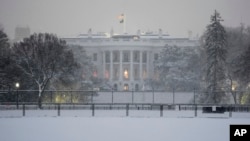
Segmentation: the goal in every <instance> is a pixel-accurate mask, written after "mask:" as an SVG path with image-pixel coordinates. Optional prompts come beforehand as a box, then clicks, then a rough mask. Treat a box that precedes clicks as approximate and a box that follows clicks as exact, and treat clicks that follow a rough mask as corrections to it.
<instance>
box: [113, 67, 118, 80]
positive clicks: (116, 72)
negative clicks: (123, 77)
mask: <svg viewBox="0 0 250 141" xmlns="http://www.w3.org/2000/svg"><path fill="white" fill-rule="evenodd" d="M113 78H114V80H118V79H119V69H118V67H115V68H114V73H113Z"/></svg>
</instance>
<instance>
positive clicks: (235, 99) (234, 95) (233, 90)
mask: <svg viewBox="0 0 250 141" xmlns="http://www.w3.org/2000/svg"><path fill="white" fill-rule="evenodd" d="M235 88H236V87H235V86H234V85H233V86H232V92H233V97H234V103H235V104H237V98H236V91H235Z"/></svg>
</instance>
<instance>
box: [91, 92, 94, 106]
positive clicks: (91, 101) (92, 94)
mask: <svg viewBox="0 0 250 141" xmlns="http://www.w3.org/2000/svg"><path fill="white" fill-rule="evenodd" d="M93 95H94V91H93V90H92V93H91V103H93Z"/></svg>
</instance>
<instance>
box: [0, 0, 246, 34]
mask: <svg viewBox="0 0 250 141" xmlns="http://www.w3.org/2000/svg"><path fill="white" fill-rule="evenodd" d="M249 7H250V0H0V24H1V25H2V26H3V27H4V30H5V32H6V33H7V34H8V35H9V37H10V38H14V30H15V27H16V26H29V27H30V29H31V32H32V33H33V32H50V33H55V34H57V35H58V36H60V37H65V36H74V35H77V34H79V33H87V31H88V29H89V28H92V31H93V32H110V30H111V28H113V30H114V32H115V33H121V32H122V25H121V24H120V23H119V20H118V18H117V17H118V15H119V14H121V13H125V15H126V17H127V20H126V28H127V32H128V33H130V34H135V33H136V31H137V30H138V29H140V30H141V31H158V29H159V28H161V29H162V30H163V32H167V33H169V34H170V35H173V36H182V37H183V36H184V37H185V36H187V35H188V34H187V33H188V31H189V30H190V31H192V33H193V35H197V34H199V35H201V34H202V33H203V32H204V31H205V29H206V25H207V24H209V22H210V16H211V15H212V14H213V12H214V10H215V9H216V10H217V11H219V13H220V14H221V16H222V18H223V19H224V22H223V24H224V25H225V26H230V27H235V26H239V25H240V23H241V22H243V23H245V25H250V16H249V13H250V8H249Z"/></svg>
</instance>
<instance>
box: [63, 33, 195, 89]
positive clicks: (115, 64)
mask: <svg viewBox="0 0 250 141" xmlns="http://www.w3.org/2000/svg"><path fill="white" fill-rule="evenodd" d="M63 39H64V40H66V42H67V44H69V45H80V46H82V47H83V48H84V49H85V50H86V52H87V54H88V55H89V56H91V59H92V61H93V64H94V70H93V76H94V77H98V78H101V79H104V80H105V81H106V82H107V83H108V84H109V85H110V86H112V87H113V89H114V90H119V91H121V90H125V91H126V90H143V89H144V85H145V80H147V79H155V78H156V77H159V76H157V74H156V72H155V69H154V68H155V66H154V61H156V60H158V59H159V57H160V56H159V55H160V52H161V51H162V49H163V48H164V47H165V46H180V47H188V46H198V44H199V43H198V40H190V39H189V38H172V37H170V36H169V35H166V34H162V31H161V30H159V32H158V33H157V34H153V33H151V34H141V33H140V32H138V33H137V35H128V34H125V35H113V32H112V31H111V33H110V34H109V35H105V34H92V33H91V30H90V31H89V32H88V34H82V35H79V36H78V37H74V38H63Z"/></svg>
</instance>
